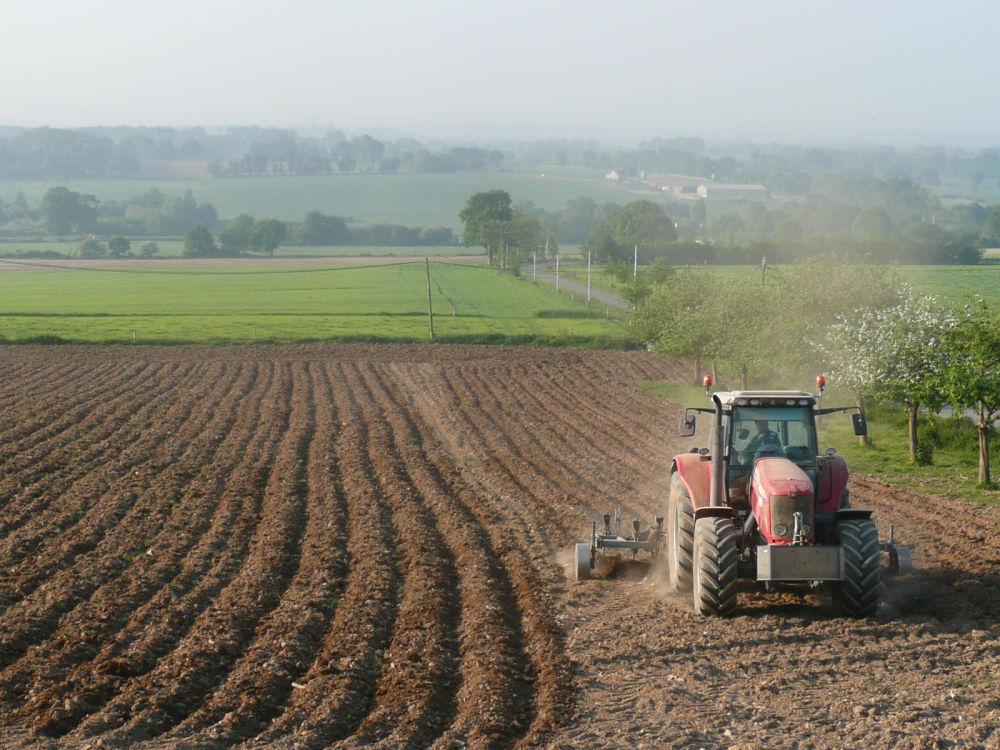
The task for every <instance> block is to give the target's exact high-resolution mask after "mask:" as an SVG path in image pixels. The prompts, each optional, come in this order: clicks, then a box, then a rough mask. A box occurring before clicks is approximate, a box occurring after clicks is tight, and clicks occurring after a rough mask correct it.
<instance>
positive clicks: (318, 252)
mask: <svg viewBox="0 0 1000 750" xmlns="http://www.w3.org/2000/svg"><path fill="white" fill-rule="evenodd" d="M144 241H145V240H133V241H132V252H133V253H135V254H138V253H139V248H140V246H141V245H142V243H143V242H144ZM154 241H155V242H156V245H157V247H158V248H159V250H158V252H157V255H156V257H157V258H180V257H182V256H183V254H184V241H183V240H179V239H173V240H154ZM79 244H80V243H78V242H59V241H54V240H44V241H41V242H24V241H16V240H14V241H3V242H0V258H2V257H3V256H4V255H10V254H14V253H22V252H45V251H52V252H57V253H61V254H63V255H66V256H73V255H75V254H76V252H77V248H78V246H79ZM481 251H482V248H476V247H462V246H456V245H412V246H410V245H407V246H401V247H372V246H368V245H350V246H328V247H317V246H313V245H309V246H306V245H283V246H281V247H279V248H278V249H277V251H275V254H274V255H275V257H276V258H345V257H355V256H369V257H373V258H381V257H387V258H423V257H435V256H446V255H479V254H482V252H481Z"/></svg>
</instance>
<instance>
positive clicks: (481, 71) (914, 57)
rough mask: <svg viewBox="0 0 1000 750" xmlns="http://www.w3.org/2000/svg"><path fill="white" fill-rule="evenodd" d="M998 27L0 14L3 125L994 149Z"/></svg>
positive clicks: (866, 13) (987, 5) (760, 6)
mask: <svg viewBox="0 0 1000 750" xmlns="http://www.w3.org/2000/svg"><path fill="white" fill-rule="evenodd" d="M998 29H1000V3H998V2H996V0H992V1H987V0H980V1H977V2H971V1H970V2H947V3H946V2H943V1H939V2H917V1H914V0H911V1H909V2H898V1H895V0H893V1H889V0H867V1H866V2H853V1H847V0H836V1H835V2H816V1H814V0H801V1H800V2H766V1H763V0H755V1H749V0H741V1H740V2H718V1H716V2H695V1H694V0H685V1H684V2H669V1H668V0H658V1H655V2H628V1H627V0H626V1H625V2H607V0H605V1H603V2H591V1H590V0H576V1H575V2H518V1H517V0H502V1H501V0H463V1H461V2H459V1H455V2H450V1H447V0H421V1H420V2H410V1H407V2H335V1H331V0H326V1H320V0H281V2H261V1H260V0H241V1H239V2H237V1H235V0H198V1H197V2H192V1H191V0H169V2H163V1H162V0H138V1H135V0H133V1H132V2H125V1H124V0H72V1H70V0H44V1H42V0H0V123H2V124H19V125H40V124H48V125H52V126H72V125H97V124H101V125H110V124H130V125H131V124H135V125H139V124H145V125H152V124H164V125H190V124H201V125H229V124H261V125H283V126H311V127H325V126H327V125H334V126H337V127H341V128H347V129H352V130H354V129H364V128H378V129H383V130H386V129H394V130H397V131H404V132H407V133H410V134H414V135H417V136H425V137H426V136H433V135H436V134H440V135H448V136H469V137H476V136H490V137H493V136H504V135H510V136H515V137H535V136H558V135H566V136H595V137H601V138H620V139H625V140H631V139H636V138H646V137H650V136H671V135H701V136H706V137H710V138H749V139H756V140H762V139H773V140H783V141H878V142H895V143H905V144H913V143H932V142H934V143H951V144H956V145H960V144H969V145H984V144H992V145H997V144H1000V95H998V94H1000V51H998V50H997V46H996V39H997V31H998Z"/></svg>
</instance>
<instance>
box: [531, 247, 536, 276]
mask: <svg viewBox="0 0 1000 750" xmlns="http://www.w3.org/2000/svg"><path fill="white" fill-rule="evenodd" d="M537 270H538V251H537V250H532V251H531V280H532V281H534V280H535V271H537Z"/></svg>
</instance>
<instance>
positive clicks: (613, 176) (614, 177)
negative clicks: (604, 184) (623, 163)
mask: <svg viewBox="0 0 1000 750" xmlns="http://www.w3.org/2000/svg"><path fill="white" fill-rule="evenodd" d="M604 179H605V180H610V181H611V182H621V180H622V176H621V173H619V171H618V170H617V169H612V170H611V171H610V172H608V173H607V174H606V175H604Z"/></svg>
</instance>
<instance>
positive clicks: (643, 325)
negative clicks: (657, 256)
mask: <svg viewBox="0 0 1000 750" xmlns="http://www.w3.org/2000/svg"><path fill="white" fill-rule="evenodd" d="M630 325H631V326H632V329H633V331H634V333H635V334H636V336H637V337H638V338H639V339H640V340H641V341H643V342H645V344H646V345H647V346H648V347H649V348H650V349H651V350H655V351H660V352H663V353H665V354H670V355H673V356H680V357H687V358H691V359H693V360H694V361H695V363H696V370H698V377H699V379H700V371H701V370H702V368H705V367H711V368H713V369H716V370H718V369H722V370H723V371H728V372H732V373H735V374H736V377H737V378H738V381H739V384H740V387H741V388H746V387H748V386H750V385H751V384H752V385H761V384H775V383H783V384H786V386H785V387H787V383H789V382H798V381H799V380H800V379H801V378H802V377H803V374H804V373H809V372H813V373H816V372H823V371H826V372H828V373H829V374H830V376H831V381H832V382H835V383H837V384H839V385H842V386H844V387H845V388H848V389H850V390H851V391H853V392H854V393H855V395H856V396H857V398H858V404H859V406H862V407H864V405H865V403H866V402H872V401H876V402H887V403H891V404H897V405H899V407H900V408H903V409H905V410H906V412H907V414H908V434H909V451H910V456H911V460H913V461H914V462H917V463H927V462H929V461H930V460H932V458H931V451H930V449H929V448H930V446H926V445H925V446H923V447H922V446H921V440H920V432H919V429H918V426H919V414H920V409H921V408H922V407H923V408H927V409H930V410H932V411H937V410H939V409H940V408H941V407H942V406H944V405H950V406H951V407H952V409H953V410H954V411H955V413H956V414H958V415H962V414H964V413H965V412H966V411H971V412H972V413H973V414H974V419H973V421H974V423H975V429H976V433H977V443H978V450H979V481H980V484H981V485H983V486H993V481H992V475H991V468H990V466H991V451H990V440H991V438H992V436H993V432H994V428H993V426H992V425H993V422H994V421H995V420H996V419H997V418H998V417H1000V314H998V313H997V311H996V310H994V309H992V308H990V307H989V306H988V305H987V304H986V303H984V302H983V301H982V300H981V299H978V298H975V299H970V301H969V302H968V304H966V305H963V306H961V307H960V308H958V309H953V308H951V307H948V306H945V305H943V304H941V303H940V302H939V301H938V300H937V299H935V298H934V297H930V296H925V295H920V294H917V293H916V292H914V291H913V289H912V288H911V287H910V286H908V285H907V284H905V283H904V282H902V281H901V280H900V279H899V278H898V276H897V274H896V273H895V272H894V271H893V270H892V269H891V268H890V267H888V266H884V265H878V264H873V263H856V262H850V261H848V260H844V259H838V258H835V257H824V258H811V259H807V260H801V261H798V262H795V263H792V264H790V265H787V266H783V267H780V268H775V269H771V270H767V269H766V268H762V270H761V275H760V277H758V278H756V279H754V278H752V277H749V278H748V277H747V276H746V275H745V274H740V275H732V274H720V273H718V272H712V271H711V270H708V269H704V268H691V267H686V268H679V269H676V270H674V269H668V271H667V272H666V273H662V274H661V276H660V278H659V279H658V280H657V282H656V283H655V284H653V285H652V286H651V288H650V289H648V291H647V294H645V296H643V298H642V299H641V300H640V301H639V303H638V304H637V306H636V308H635V310H634V312H633V314H632V317H631V319H630ZM717 377H718V373H717ZM716 382H718V380H717V381H716Z"/></svg>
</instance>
